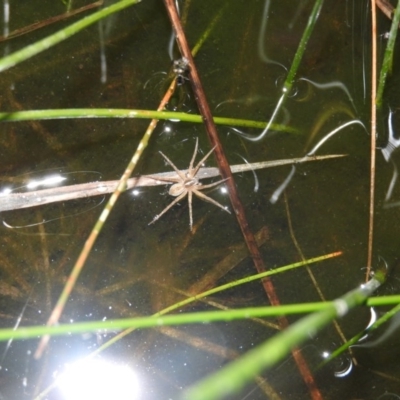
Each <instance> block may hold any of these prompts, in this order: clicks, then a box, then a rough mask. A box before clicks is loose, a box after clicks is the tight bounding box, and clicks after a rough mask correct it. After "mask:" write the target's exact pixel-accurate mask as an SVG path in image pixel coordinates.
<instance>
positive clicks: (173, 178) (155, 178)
mask: <svg viewBox="0 0 400 400" xmlns="http://www.w3.org/2000/svg"><path fill="white" fill-rule="evenodd" d="M147 177H148V178H151V179H154V180H155V181H162V182H174V183H179V182H182V180H181V178H180V177H179V176H177V177H170V178H164V177H159V176H151V175H147Z"/></svg>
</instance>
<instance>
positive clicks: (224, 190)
mask: <svg viewBox="0 0 400 400" xmlns="http://www.w3.org/2000/svg"><path fill="white" fill-rule="evenodd" d="M220 190H221V193H224V194H226V193H228V190H227V189H226V187H224V186H221V188H220Z"/></svg>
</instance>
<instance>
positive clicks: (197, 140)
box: [188, 138, 199, 176]
mask: <svg viewBox="0 0 400 400" xmlns="http://www.w3.org/2000/svg"><path fill="white" fill-rule="evenodd" d="M198 145H199V138H196V144H195V146H194V152H193V156H192V159H191V160H190V164H189V171H188V172H189V174H190V173H191V171H192V169H193V163H194V160H195V158H196V154H197V148H198ZM194 175H196V174H194ZM194 175H192V176H194Z"/></svg>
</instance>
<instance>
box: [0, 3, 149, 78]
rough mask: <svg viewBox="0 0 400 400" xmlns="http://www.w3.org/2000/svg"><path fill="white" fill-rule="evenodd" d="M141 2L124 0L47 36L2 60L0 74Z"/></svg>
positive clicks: (0, 61)
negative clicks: (103, 19)
mask: <svg viewBox="0 0 400 400" xmlns="http://www.w3.org/2000/svg"><path fill="white" fill-rule="evenodd" d="M140 1H141V0H122V1H119V2H118V3H115V4H113V5H111V6H109V7H105V8H103V9H101V10H100V11H96V12H95V13H93V14H91V15H89V16H87V17H85V18H82V19H81V20H79V21H78V22H75V23H74V24H71V25H69V26H67V27H66V28H64V29H61V30H60V31H58V32H56V33H54V34H52V35H50V36H47V37H46V38H44V39H42V40H39V41H38V42H36V43H34V44H31V45H29V46H26V47H24V48H23V49H21V50H18V51H16V52H14V53H12V54H10V55H9V56H7V57H4V58H2V59H1V60H0V72H3V71H5V70H7V69H8V68H11V67H13V66H14V65H17V64H19V63H20V62H22V61H25V60H27V59H29V58H31V57H33V56H35V55H36V54H39V53H41V52H42V51H44V50H47V49H49V48H50V47H52V46H54V45H56V44H58V43H60V42H62V41H63V40H65V39H68V38H69V37H71V36H72V35H75V34H76V33H78V32H80V31H81V30H82V29H84V28H87V27H88V26H90V25H92V24H94V23H95V22H97V21H99V20H101V19H102V18H105V17H107V16H109V15H111V14H114V13H116V12H118V11H121V10H123V9H124V8H127V7H129V6H132V5H133V4H136V3H139V2H140Z"/></svg>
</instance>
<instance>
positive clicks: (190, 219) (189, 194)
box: [188, 191, 193, 231]
mask: <svg viewBox="0 0 400 400" xmlns="http://www.w3.org/2000/svg"><path fill="white" fill-rule="evenodd" d="M188 200H189V225H190V230H191V231H192V230H193V211H192V192H191V191H189V192H188Z"/></svg>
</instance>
